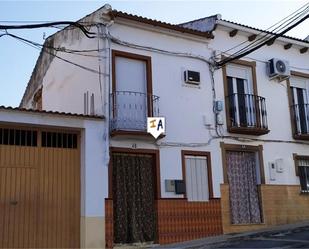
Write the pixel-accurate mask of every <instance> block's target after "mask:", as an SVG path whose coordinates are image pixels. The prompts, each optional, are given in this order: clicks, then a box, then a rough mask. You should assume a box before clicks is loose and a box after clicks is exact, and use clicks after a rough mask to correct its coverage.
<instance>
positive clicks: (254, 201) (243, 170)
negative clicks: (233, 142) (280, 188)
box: [226, 151, 261, 224]
mask: <svg viewBox="0 0 309 249" xmlns="http://www.w3.org/2000/svg"><path fill="white" fill-rule="evenodd" d="M226 154H227V157H226V164H227V174H228V181H229V188H230V205H231V220H232V224H250V223H260V222H261V211H260V203H259V196H258V188H257V176H256V159H255V153H253V152H236V151H228V152H227V153H226Z"/></svg>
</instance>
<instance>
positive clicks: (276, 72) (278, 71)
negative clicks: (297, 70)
mask: <svg viewBox="0 0 309 249" xmlns="http://www.w3.org/2000/svg"><path fill="white" fill-rule="evenodd" d="M267 71H268V76H269V78H271V79H274V78H278V79H279V81H282V80H285V79H287V78H289V77H290V75H291V73H290V65H289V62H288V61H285V60H281V59H276V58H273V59H271V60H269V61H268V65H267Z"/></svg>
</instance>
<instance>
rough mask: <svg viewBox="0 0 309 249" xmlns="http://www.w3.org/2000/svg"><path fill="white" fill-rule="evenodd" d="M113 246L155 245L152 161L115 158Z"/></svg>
mask: <svg viewBox="0 0 309 249" xmlns="http://www.w3.org/2000/svg"><path fill="white" fill-rule="evenodd" d="M112 166H113V203H114V242H115V243H133V242H145V241H154V239H155V230H156V229H155V209H154V174H153V158H152V156H147V155H131V154H120V153H119V154H118V153H117V154H113V156H112Z"/></svg>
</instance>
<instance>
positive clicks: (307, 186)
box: [295, 155, 309, 193]
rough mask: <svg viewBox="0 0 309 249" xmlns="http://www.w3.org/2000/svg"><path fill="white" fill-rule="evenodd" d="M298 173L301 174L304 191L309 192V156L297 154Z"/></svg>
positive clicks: (302, 190)
mask: <svg viewBox="0 0 309 249" xmlns="http://www.w3.org/2000/svg"><path fill="white" fill-rule="evenodd" d="M295 167H296V175H298V176H299V181H300V187H301V192H302V193H309V156H297V155H296V156H295Z"/></svg>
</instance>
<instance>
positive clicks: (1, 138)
mask: <svg viewBox="0 0 309 249" xmlns="http://www.w3.org/2000/svg"><path fill="white" fill-rule="evenodd" d="M37 136H38V133H37V131H33V130H19V129H5V128H0V144H2V145H16V146H33V147H35V146H37Z"/></svg>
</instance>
